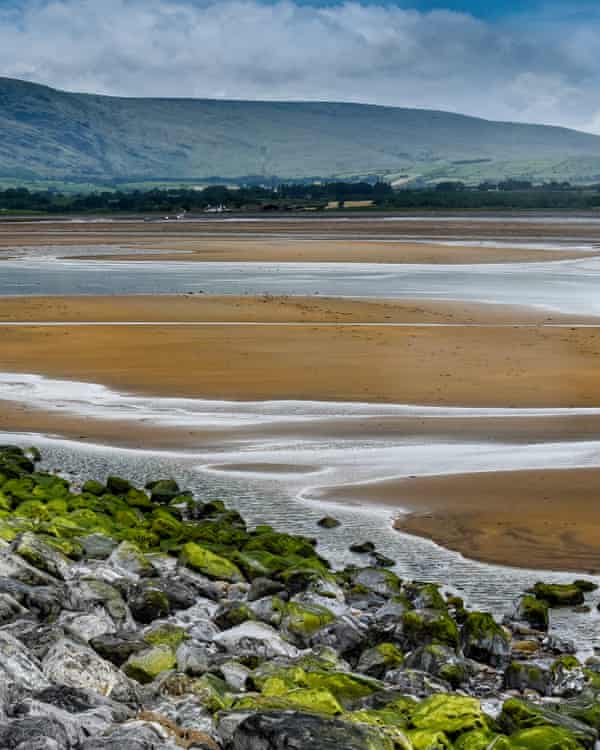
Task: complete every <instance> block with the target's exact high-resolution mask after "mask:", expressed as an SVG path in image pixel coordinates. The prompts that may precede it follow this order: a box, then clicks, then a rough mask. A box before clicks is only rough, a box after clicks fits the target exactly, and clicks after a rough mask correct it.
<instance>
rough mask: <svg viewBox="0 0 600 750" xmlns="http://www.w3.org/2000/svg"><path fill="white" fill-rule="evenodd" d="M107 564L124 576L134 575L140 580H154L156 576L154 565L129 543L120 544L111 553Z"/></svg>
mask: <svg viewBox="0 0 600 750" xmlns="http://www.w3.org/2000/svg"><path fill="white" fill-rule="evenodd" d="M108 563H109V565H111V566H112V567H113V568H115V569H116V570H118V571H121V572H123V573H124V574H125V575H134V576H139V577H140V578H154V577H156V576H157V575H158V572H157V570H156V568H155V567H154V565H152V563H151V562H150V561H149V560H148V559H147V558H146V556H145V555H144V554H143V553H142V552H140V550H139V548H138V547H136V545H135V544H132V543H131V542H121V544H119V546H118V547H117V548H116V549H115V550H113V552H112V553H111V555H110V557H109V558H108Z"/></svg>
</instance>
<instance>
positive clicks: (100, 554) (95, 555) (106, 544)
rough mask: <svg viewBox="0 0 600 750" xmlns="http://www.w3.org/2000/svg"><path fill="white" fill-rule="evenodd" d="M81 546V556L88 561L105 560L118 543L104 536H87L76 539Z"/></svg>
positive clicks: (97, 534)
mask: <svg viewBox="0 0 600 750" xmlns="http://www.w3.org/2000/svg"><path fill="white" fill-rule="evenodd" d="M78 541H79V542H81V544H82V545H83V555H84V557H85V558H86V559H88V560H106V559H107V558H109V557H110V556H111V554H112V552H113V550H115V549H116V547H118V546H119V543H118V542H117V541H115V540H114V539H112V538H111V537H109V536H106V535H105V534H100V533H96V534H88V535H87V536H80V537H78Z"/></svg>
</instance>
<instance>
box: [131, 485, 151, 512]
mask: <svg viewBox="0 0 600 750" xmlns="http://www.w3.org/2000/svg"><path fill="white" fill-rule="evenodd" d="M125 500H126V501H127V505H129V506H131V507H132V508H139V509H140V510H152V509H153V508H154V507H155V505H154V503H153V502H152V500H151V499H150V498H149V497H148V495H146V493H145V492H142V490H138V489H136V488H135V487H132V488H131V489H130V490H129V491H128V492H127V494H126V495H125Z"/></svg>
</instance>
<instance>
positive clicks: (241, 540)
mask: <svg viewBox="0 0 600 750" xmlns="http://www.w3.org/2000/svg"><path fill="white" fill-rule="evenodd" d="M184 532H185V537H186V539H188V540H189V541H191V542H210V543H211V544H223V545H225V546H230V547H234V548H235V549H236V551H237V550H240V549H241V548H242V547H243V546H244V545H245V544H246V543H247V542H248V540H249V539H250V535H249V534H248V533H247V532H246V531H245V529H243V528H236V527H234V526H231V525H230V524H228V523H225V522H222V521H201V522H200V523H193V524H186V526H185V529H184Z"/></svg>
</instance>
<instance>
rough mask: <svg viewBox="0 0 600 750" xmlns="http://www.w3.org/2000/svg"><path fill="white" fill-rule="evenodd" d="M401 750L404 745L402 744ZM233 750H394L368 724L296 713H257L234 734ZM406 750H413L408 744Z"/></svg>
mask: <svg viewBox="0 0 600 750" xmlns="http://www.w3.org/2000/svg"><path fill="white" fill-rule="evenodd" d="M398 746H399V748H402V745H400V744H398ZM231 747H232V750H287V749H288V748H290V749H291V748H298V750H300V749H301V748H302V749H304V748H310V747H314V748H318V750H341V748H343V749H344V750H367V748H368V750H390V747H391V746H390V743H389V741H388V740H386V739H385V737H384V735H383V733H382V732H380V731H378V730H377V729H375V728H372V727H367V726H365V725H359V724H351V723H349V722H344V721H339V720H337V719H331V718H324V717H322V716H316V715H314V714H306V713H299V712H294V711H276V712H263V713H255V714H253V715H252V716H249V717H248V718H245V719H243V720H242V721H241V722H240V723H239V724H238V725H237V727H236V728H235V731H234V732H233V739H232V743H231ZM405 748H406V750H408V749H409V748H410V745H409V744H408V742H407V743H406V745H405Z"/></svg>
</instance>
